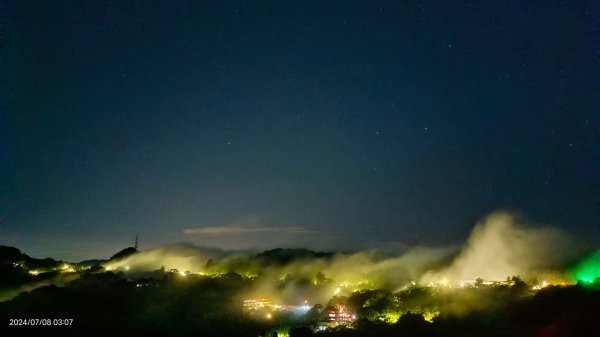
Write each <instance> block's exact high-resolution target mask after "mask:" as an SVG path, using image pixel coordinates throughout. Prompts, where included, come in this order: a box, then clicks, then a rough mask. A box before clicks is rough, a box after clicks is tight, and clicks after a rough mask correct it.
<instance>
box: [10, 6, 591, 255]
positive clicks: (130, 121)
mask: <svg viewBox="0 0 600 337" xmlns="http://www.w3.org/2000/svg"><path fill="white" fill-rule="evenodd" d="M598 8H599V5H598V3H597V2H596V1H593V0H590V1H501V2H500V1H483V2H480V1H473V2H470V1H446V0H444V1H380V2H378V1H327V2H322V1H293V2H292V1H276V2H261V3H253V2H252V1H237V2H232V1H215V2H210V3H209V2H200V1H190V2H186V1H180V2H177V4H174V3H172V2H171V1H163V2H159V1H153V2H151V3H146V2H141V1H139V2H137V1H132V2H129V1H127V2H125V1H51V2H50V1H39V2H35V1H34V2H27V3H21V2H17V3H16V4H9V5H6V6H5V7H4V8H3V9H2V10H3V12H4V14H3V18H4V22H5V25H3V31H2V50H1V55H2V59H1V62H2V63H1V67H2V70H1V71H2V73H1V75H2V83H1V85H2V112H1V113H2V115H1V119H0V123H1V124H0V128H1V134H0V136H1V140H0V141H1V143H0V145H1V147H0V160H1V164H2V165H1V171H0V174H1V176H0V179H1V180H0V193H1V199H0V202H1V204H0V212H1V213H0V221H1V222H0V244H7V245H16V246H18V247H20V248H21V249H23V250H24V251H26V252H28V253H30V254H32V255H34V256H46V255H54V256H56V257H63V258H70V259H81V258H90V257H107V256H109V255H110V254H112V253H114V252H115V251H116V250H117V249H119V248H122V247H123V246H124V245H129V244H131V242H132V241H133V238H134V237H135V233H136V232H139V233H140V237H141V241H142V248H144V247H145V248H149V247H152V246H156V245H160V244H164V243H170V242H177V241H189V242H194V243H198V244H205V245H216V246H220V247H224V248H248V247H270V246H308V247H311V248H319V249H338V248H339V249H352V248H356V247H360V248H364V247H394V246H400V247H403V246H406V245H413V244H449V243H456V242H460V241H461V240H464V238H465V237H466V236H467V235H468V233H469V231H470V229H471V228H472V226H473V225H474V223H475V222H476V221H477V220H478V219H480V218H482V217H483V216H485V215H486V214H488V213H489V212H491V211H494V210H497V209H513V210H518V211H520V212H522V213H524V214H525V215H527V216H528V217H529V218H530V219H531V220H532V221H533V222H535V223H543V224H550V225H555V226H559V227H562V228H563V229H565V230H567V231H569V232H571V233H574V234H575V235H577V236H580V237H585V238H586V239H587V240H589V241H591V242H592V243H594V244H597V243H598V242H600V230H599V228H600V226H599V224H600V113H599V111H600V71H599V69H600V67H599V65H600V64H599V63H600V62H599V61H600V11H599V9H598Z"/></svg>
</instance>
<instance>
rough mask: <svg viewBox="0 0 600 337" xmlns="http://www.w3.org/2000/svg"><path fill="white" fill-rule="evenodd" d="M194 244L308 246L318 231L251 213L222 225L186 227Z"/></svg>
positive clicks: (248, 247) (234, 246) (234, 247)
mask: <svg viewBox="0 0 600 337" xmlns="http://www.w3.org/2000/svg"><path fill="white" fill-rule="evenodd" d="M182 232H183V234H185V235H187V236H188V238H190V239H191V240H192V241H193V242H194V243H196V244H200V245H207V246H217V247H221V248H226V249H252V248H260V247H262V248H267V245H266V244H267V243H268V245H273V246H289V245H290V244H294V243H296V244H300V245H304V244H305V243H306V242H307V241H309V242H310V241H311V240H313V239H314V237H313V236H314V235H311V234H315V233H317V231H315V230H311V229H307V228H304V227H300V226H281V227H280V226H275V225H273V224H269V223H266V222H265V221H263V219H262V217H260V216H257V215H249V216H245V217H241V218H237V219H234V220H233V221H231V222H230V223H227V224H223V225H219V226H207V227H190V228H185V229H183V231H182ZM192 238H193V239H192Z"/></svg>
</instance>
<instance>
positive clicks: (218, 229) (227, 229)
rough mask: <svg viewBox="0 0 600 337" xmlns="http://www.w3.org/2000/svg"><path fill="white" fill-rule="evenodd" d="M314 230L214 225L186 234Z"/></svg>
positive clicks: (307, 231) (187, 229) (187, 230)
mask: <svg viewBox="0 0 600 337" xmlns="http://www.w3.org/2000/svg"><path fill="white" fill-rule="evenodd" d="M314 232H315V231H313V230H308V229H305V228H302V227H243V226H213V227H197V228H186V229H184V230H183V233H184V234H191V235H235V234H246V233H295V234H303V233H314Z"/></svg>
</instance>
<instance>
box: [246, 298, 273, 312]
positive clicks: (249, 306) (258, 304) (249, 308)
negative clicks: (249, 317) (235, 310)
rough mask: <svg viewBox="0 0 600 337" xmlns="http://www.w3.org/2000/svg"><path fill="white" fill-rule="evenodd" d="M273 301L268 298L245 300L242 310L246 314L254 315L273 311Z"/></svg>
mask: <svg viewBox="0 0 600 337" xmlns="http://www.w3.org/2000/svg"><path fill="white" fill-rule="evenodd" d="M272 309H273V301H272V300H271V299H270V298H268V297H262V298H258V299H251V300H245V301H244V303H243V304H242V310H243V311H244V313H249V314H251V313H253V312H255V311H262V310H272Z"/></svg>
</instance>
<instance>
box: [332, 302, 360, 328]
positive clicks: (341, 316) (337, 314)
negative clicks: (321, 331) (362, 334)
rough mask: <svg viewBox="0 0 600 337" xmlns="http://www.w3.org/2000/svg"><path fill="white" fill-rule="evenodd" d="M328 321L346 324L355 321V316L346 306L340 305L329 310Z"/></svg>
mask: <svg viewBox="0 0 600 337" xmlns="http://www.w3.org/2000/svg"><path fill="white" fill-rule="evenodd" d="M326 312H327V320H328V321H329V322H335V323H338V324H346V323H349V322H352V321H353V320H354V315H353V314H352V313H351V312H350V310H348V307H346V306H345V305H341V304H338V305H336V306H335V307H328V308H327V311H326Z"/></svg>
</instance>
